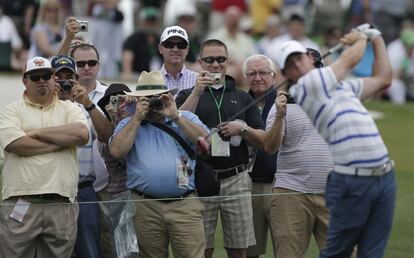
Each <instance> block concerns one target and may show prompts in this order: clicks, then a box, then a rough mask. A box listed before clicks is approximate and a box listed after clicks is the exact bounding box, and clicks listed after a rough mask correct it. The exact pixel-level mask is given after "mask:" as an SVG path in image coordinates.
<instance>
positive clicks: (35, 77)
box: [27, 73, 52, 82]
mask: <svg viewBox="0 0 414 258" xmlns="http://www.w3.org/2000/svg"><path fill="white" fill-rule="evenodd" d="M27 77H29V79H30V80H31V81H32V82H38V81H40V78H42V79H43V80H44V81H48V80H50V78H52V74H51V73H46V74H42V75H37V74H36V75H29V76H27Z"/></svg>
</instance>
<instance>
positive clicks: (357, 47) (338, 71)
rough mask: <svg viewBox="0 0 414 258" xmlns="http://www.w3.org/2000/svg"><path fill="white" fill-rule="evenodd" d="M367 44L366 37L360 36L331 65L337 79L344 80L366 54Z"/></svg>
mask: <svg viewBox="0 0 414 258" xmlns="http://www.w3.org/2000/svg"><path fill="white" fill-rule="evenodd" d="M366 46H367V40H366V38H360V39H359V40H358V41H356V42H355V43H354V44H353V45H352V46H350V47H349V48H347V49H345V51H344V52H343V53H342V54H341V56H340V57H339V58H338V59H337V60H336V61H335V62H334V63H333V64H331V65H330V67H331V68H332V70H333V72H334V74H335V76H336V79H337V81H342V80H343V79H345V77H346V76H347V75H348V73H349V71H350V70H351V69H352V68H354V67H355V66H356V65H357V64H358V63H359V61H360V60H361V58H362V57H363V56H364V53H365V48H366Z"/></svg>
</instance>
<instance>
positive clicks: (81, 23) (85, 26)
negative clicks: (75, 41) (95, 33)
mask: <svg viewBox="0 0 414 258" xmlns="http://www.w3.org/2000/svg"><path fill="white" fill-rule="evenodd" d="M77 22H78V25H79V31H88V28H89V22H88V21H77Z"/></svg>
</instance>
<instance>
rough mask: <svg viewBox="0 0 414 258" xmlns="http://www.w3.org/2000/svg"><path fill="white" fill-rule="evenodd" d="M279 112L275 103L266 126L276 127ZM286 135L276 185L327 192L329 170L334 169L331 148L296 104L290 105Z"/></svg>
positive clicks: (309, 191)
mask: <svg viewBox="0 0 414 258" xmlns="http://www.w3.org/2000/svg"><path fill="white" fill-rule="evenodd" d="M276 114H277V112H276V108H275V106H273V107H272V109H271V110H270V112H269V115H268V117H267V121H266V130H270V129H271V128H272V125H273V122H274V121H275V118H276ZM282 138H283V140H282V144H281V145H280V148H279V152H278V156H277V171H276V174H275V178H276V180H275V182H274V184H273V187H281V188H285V189H289V190H293V191H297V192H301V193H314V194H323V193H324V192H325V187H326V180H327V177H328V174H329V172H330V171H332V169H333V161H332V156H331V151H330V150H329V146H328V144H326V142H325V140H324V139H323V138H322V136H321V135H320V134H319V133H318V132H317V131H316V129H315V127H314V126H313V124H312V123H311V121H310V120H309V118H308V116H307V115H306V113H305V112H304V111H303V110H302V108H300V107H299V106H298V105H296V104H288V105H287V110H286V117H285V127H284V130H283V131H282Z"/></svg>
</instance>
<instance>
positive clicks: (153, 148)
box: [112, 111, 209, 198]
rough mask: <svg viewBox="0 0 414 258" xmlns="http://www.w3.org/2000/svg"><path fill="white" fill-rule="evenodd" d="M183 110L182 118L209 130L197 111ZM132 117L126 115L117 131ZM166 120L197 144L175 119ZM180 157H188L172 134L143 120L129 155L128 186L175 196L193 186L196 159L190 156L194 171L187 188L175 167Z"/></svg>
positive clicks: (161, 194) (151, 192) (163, 195)
mask: <svg viewBox="0 0 414 258" xmlns="http://www.w3.org/2000/svg"><path fill="white" fill-rule="evenodd" d="M182 114H183V116H182V117H183V118H185V119H188V120H190V121H192V122H194V123H196V124H198V125H201V126H202V127H203V128H204V129H205V130H206V131H207V132H208V131H209V130H208V128H207V127H206V126H205V125H204V124H203V123H202V122H201V121H200V119H199V118H198V116H196V115H195V114H193V113H191V112H188V111H182ZM183 118H182V119H183ZM130 119H131V118H130V117H127V118H125V119H123V120H122V121H121V122H119V124H118V125H117V127H116V129H115V131H114V135H116V134H117V133H119V132H120V131H121V130H122V128H124V127H125V126H126V125H127V124H128V122H129V121H130ZM166 122H167V125H169V126H170V127H171V128H172V129H173V130H174V131H175V132H177V133H178V134H179V135H180V136H181V137H182V138H183V139H184V140H185V141H186V142H187V143H188V144H189V145H190V146H191V147H192V148H193V149H194V148H195V146H194V144H192V143H191V142H190V140H189V139H188V138H187V137H186V136H185V135H184V133H183V132H182V131H181V130H180V128H179V127H178V126H177V125H176V124H175V123H173V122H171V121H168V120H166ZM114 135H113V136H114ZM113 136H112V137H113ZM181 157H184V158H188V155H187V153H186V152H185V151H184V149H183V148H182V147H181V145H180V144H179V143H178V142H176V141H175V139H174V138H173V137H172V136H170V135H169V134H167V133H166V132H164V131H163V130H161V129H159V128H157V127H154V126H153V125H151V124H141V125H140V127H139V129H138V133H137V135H136V137H135V142H134V144H133V145H132V147H131V150H130V151H129V153H128V155H127V175H128V180H127V187H128V188H129V189H135V190H138V191H140V192H143V193H145V194H148V195H152V196H154V197H158V198H167V197H176V196H180V195H181V194H183V193H185V192H187V191H189V190H194V168H195V160H190V159H189V162H190V163H189V165H190V167H191V169H192V174H191V175H190V178H189V185H188V186H187V187H186V188H181V187H178V184H177V171H176V170H177V169H176V167H177V160H181Z"/></svg>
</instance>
